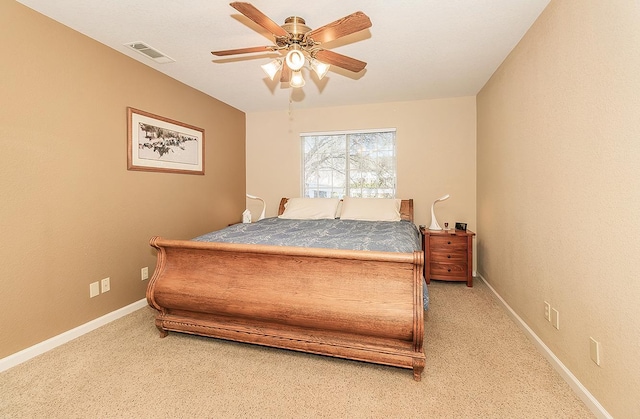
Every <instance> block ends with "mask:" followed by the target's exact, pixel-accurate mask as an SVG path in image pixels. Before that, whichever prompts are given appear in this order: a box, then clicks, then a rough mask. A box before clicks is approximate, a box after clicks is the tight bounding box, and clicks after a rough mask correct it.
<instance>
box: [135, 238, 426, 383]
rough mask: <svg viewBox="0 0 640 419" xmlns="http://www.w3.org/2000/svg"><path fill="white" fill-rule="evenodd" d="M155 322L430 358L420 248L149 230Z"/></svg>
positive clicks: (292, 343) (288, 344)
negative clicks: (263, 241)
mask: <svg viewBox="0 0 640 419" xmlns="http://www.w3.org/2000/svg"><path fill="white" fill-rule="evenodd" d="M151 245H152V246H153V247H155V248H156V249H157V250H158V260H157V265H156V270H155V272H154V275H153V277H152V278H151V280H150V282H149V285H148V288H147V300H148V302H149V305H151V306H152V307H153V308H155V309H156V310H158V314H157V315H156V326H157V327H158V329H159V330H160V332H161V335H163V336H166V334H167V332H169V331H177V332H183V333H191V334H196V335H203V336H210V337H215V338H221V339H228V340H233V341H239V342H246V343H253V344H259V345H266V346H273V347H278V348H284V349H292V350H297V351H303V352H310V353H315V354H322V355H328V356H335V357H341V358H348V359H353V360H359V361H367V362H373V363H379V364H385V365H392V366H396V367H403V368H410V369H413V375H414V379H416V380H418V381H419V380H420V378H421V374H422V371H423V369H424V364H425V355H424V351H423V338H424V323H423V307H422V276H421V273H422V265H423V253H422V252H417V251H416V252H413V253H391V252H369V251H351V250H334V249H315V248H314V249H309V248H300V247H282V246H259V245H245V244H233V243H205V242H194V241H182V240H166V239H162V238H160V237H154V238H152V239H151Z"/></svg>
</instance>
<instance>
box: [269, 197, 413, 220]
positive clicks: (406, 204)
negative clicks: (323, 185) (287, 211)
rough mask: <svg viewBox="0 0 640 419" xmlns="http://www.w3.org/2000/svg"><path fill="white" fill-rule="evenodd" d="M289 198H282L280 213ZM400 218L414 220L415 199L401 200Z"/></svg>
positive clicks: (279, 213) (280, 213)
mask: <svg viewBox="0 0 640 419" xmlns="http://www.w3.org/2000/svg"><path fill="white" fill-rule="evenodd" d="M320 199H321V198H320ZM372 199H375V198H372ZM288 200H289V198H282V199H281V200H280V207H278V215H282V213H283V212H284V204H286V203H287V201H288ZM400 219H402V220H405V221H411V222H413V199H403V200H401V201H400Z"/></svg>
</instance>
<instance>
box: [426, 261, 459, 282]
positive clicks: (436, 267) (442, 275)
mask: <svg viewBox="0 0 640 419" xmlns="http://www.w3.org/2000/svg"><path fill="white" fill-rule="evenodd" d="M467 266H468V265H467V264H466V263H438V262H432V263H431V266H430V267H431V278H432V279H445V280H447V279H448V280H454V279H460V280H465V281H466V280H467Z"/></svg>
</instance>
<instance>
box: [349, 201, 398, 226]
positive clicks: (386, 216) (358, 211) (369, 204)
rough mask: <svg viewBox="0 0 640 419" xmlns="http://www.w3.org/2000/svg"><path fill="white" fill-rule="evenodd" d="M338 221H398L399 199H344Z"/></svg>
mask: <svg viewBox="0 0 640 419" xmlns="http://www.w3.org/2000/svg"><path fill="white" fill-rule="evenodd" d="M340 219H342V220H365V221H400V199H385V198H349V197H345V198H344V201H343V202H342V212H341V213H340Z"/></svg>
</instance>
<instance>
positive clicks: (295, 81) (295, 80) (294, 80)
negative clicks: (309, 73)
mask: <svg viewBox="0 0 640 419" xmlns="http://www.w3.org/2000/svg"><path fill="white" fill-rule="evenodd" d="M304 83H305V81H304V78H302V72H301V71H300V70H298V71H292V72H291V81H289V85H290V86H291V87H302V86H304Z"/></svg>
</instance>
